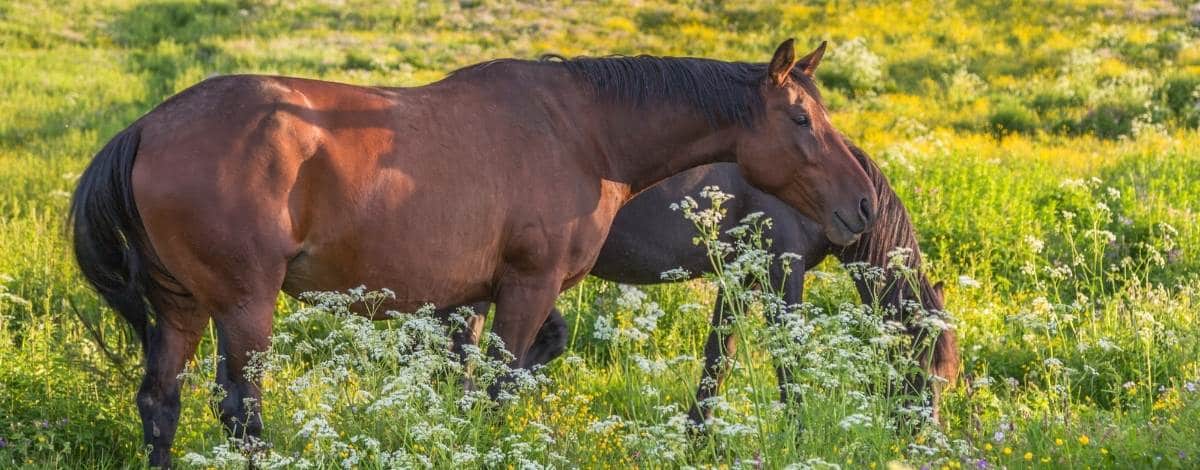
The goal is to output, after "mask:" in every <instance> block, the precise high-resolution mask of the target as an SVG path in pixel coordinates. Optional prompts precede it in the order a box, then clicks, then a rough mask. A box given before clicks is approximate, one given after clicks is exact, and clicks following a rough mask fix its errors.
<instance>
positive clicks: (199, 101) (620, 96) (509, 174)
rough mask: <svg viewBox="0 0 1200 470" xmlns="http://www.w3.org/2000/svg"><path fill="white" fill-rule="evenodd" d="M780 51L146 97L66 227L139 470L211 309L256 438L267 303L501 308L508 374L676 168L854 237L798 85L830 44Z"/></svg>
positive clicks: (812, 93)
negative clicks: (130, 345) (750, 189)
mask: <svg viewBox="0 0 1200 470" xmlns="http://www.w3.org/2000/svg"><path fill="white" fill-rule="evenodd" d="M793 43H794V41H793V40H790V39H789V40H787V41H784V42H783V43H782V44H780V45H779V47H778V48H777V49H776V50H775V53H774V55H773V56H772V57H771V60H770V62H769V63H767V64H753V63H740V62H724V61H717V60H711V59H700V58H670V57H652V56H637V57H608V58H587V57H583V58H575V59H563V58H543V59H541V60H517V59H501V60H493V61H490V62H484V63H480V64H476V65H473V66H469V67H466V68H463V69H460V70H457V71H455V72H452V73H451V74H449V75H448V76H447V77H446V78H445V79H443V80H441V81H438V82H435V83H432V84H429V85H425V86H420V87H413V88H382V87H359V86H352V85H347V84H340V83H330V82H322V81H315V80H307V79H301V78H291V77H272V76H256V75H236V76H223V77H217V78H210V79H208V80H205V81H203V82H201V83H199V84H197V85H194V86H192V87H190V88H188V89H186V90H184V91H182V92H180V93H179V94H177V95H175V96H173V97H171V98H170V99H168V100H166V101H165V102H163V103H162V104H160V105H158V106H157V107H156V108H155V109H153V110H152V111H150V112H149V113H147V114H146V115H144V116H142V117H141V118H139V119H138V120H137V121H135V122H134V123H133V124H131V125H130V126H129V127H128V128H126V129H125V130H123V131H121V132H120V133H118V134H117V135H116V136H115V137H114V138H113V139H112V140H110V141H109V142H108V144H106V145H105V147H104V148H103V149H102V150H101V151H100V152H99V153H98V154H97V155H96V156H95V157H94V158H93V160H92V162H91V163H90V164H89V165H88V167H87V169H86V170H85V171H84V172H83V174H82V175H81V177H80V180H79V184H78V187H77V188H76V190H75V193H74V195H73V197H72V201H71V208H70V217H71V221H70V222H69V224H70V226H71V228H72V232H73V233H72V235H73V237H72V238H73V245H74V252H75V258H76V260H77V262H78V264H79V266H80V268H81V271H82V273H83V275H84V277H85V278H86V280H87V282H88V283H90V284H91V285H92V287H94V288H95V289H96V291H97V292H98V293H99V294H100V296H101V297H103V298H104V300H105V301H106V302H107V303H108V305H110V306H111V307H112V308H113V309H114V310H116V311H117V312H118V313H119V314H120V315H121V316H122V317H124V318H125V320H127V321H128V322H129V323H130V324H131V325H132V326H133V328H134V330H136V331H137V334H138V335H139V337H140V339H141V340H142V345H143V348H142V349H143V352H144V356H145V376H144V378H143V381H142V383H141V386H140V387H139V389H138V392H137V398H136V403H137V407H138V411H139V414H140V416H141V419H142V430H143V435H144V439H145V442H146V444H147V445H148V446H149V447H150V454H149V462H150V465H152V466H169V465H170V462H171V460H170V448H171V444H172V442H173V440H174V436H175V431H176V428H177V426H178V420H179V381H178V378H177V376H178V374H179V372H180V371H181V370H182V369H183V367H184V365H185V364H186V362H187V361H188V359H189V358H190V357H191V356H192V355H193V354H194V353H195V349H196V345H197V343H198V342H199V340H200V337H201V336H202V332H203V331H204V329H205V328H206V326H207V325H208V321H209V320H210V319H211V320H213V321H214V322H215V325H216V330H217V334H218V337H219V338H220V340H221V342H222V343H223V344H225V345H226V348H225V351H224V353H225V354H224V360H223V362H222V363H221V364H220V370H219V376H220V377H223V378H224V380H223V385H222V387H223V388H224V389H225V390H224V391H225V395H226V396H225V399H224V400H222V402H221V403H220V406H219V414H220V415H221V421H222V423H223V424H224V427H225V429H226V431H227V432H229V433H231V434H233V435H238V436H248V437H258V436H259V435H260V433H261V430H262V422H261V417H260V415H261V413H260V412H259V411H260V408H259V407H260V406H261V405H260V403H261V400H260V396H261V394H260V390H259V387H258V385H257V383H256V380H254V379H251V378H247V377H246V375H245V373H244V372H245V368H246V366H247V363H248V361H249V360H250V359H251V358H252V357H253V356H254V355H255V353H256V352H260V351H264V350H266V349H267V348H268V346H269V344H270V335H271V326H272V317H273V311H274V306H275V301H276V298H277V296H278V293H279V292H280V291H281V290H282V291H283V292H286V293H288V294H289V295H293V296H296V295H298V294H300V293H303V292H306V291H316V290H320V291H330V290H344V289H349V288H353V287H355V286H359V285H366V286H367V287H368V288H371V289H377V288H389V289H391V290H392V291H394V292H395V294H396V297H395V299H394V300H393V301H391V302H390V303H389V304H388V305H386V306H385V308H387V309H391V310H398V311H413V310H416V309H417V308H418V307H420V306H422V305H425V304H428V303H432V304H435V305H462V304H469V303H473V302H479V301H485V300H486V301H492V302H495V304H496V314H495V320H494V322H493V331H494V332H495V333H496V334H497V335H498V336H499V338H501V339H502V340H503V345H504V348H505V349H507V350H508V352H509V353H511V355H512V358H513V359H512V360H511V361H510V364H511V365H512V366H513V367H515V368H520V367H525V366H526V364H527V361H526V357H527V355H528V350H529V346H530V344H531V343H532V342H533V340H534V337H535V335H536V333H537V331H538V330H539V327H540V326H541V325H542V324H543V323H544V322H545V320H546V318H547V317H548V316H549V314H550V310H551V308H552V307H553V305H554V300H555V298H556V297H557V296H558V294H559V292H561V291H562V290H564V289H567V288H569V287H571V286H573V285H575V284H576V283H578V282H579V281H580V280H581V279H582V278H583V277H584V276H586V275H587V273H588V271H589V270H590V269H591V267H592V265H593V263H594V261H595V260H596V257H597V256H598V255H599V253H600V248H601V246H602V245H603V243H604V240H605V238H606V236H607V234H608V229H609V226H610V225H611V224H612V220H613V217H615V215H616V213H617V210H618V209H619V208H620V207H621V206H622V205H624V204H625V202H627V201H628V200H629V199H630V198H631V197H632V196H633V195H635V194H637V193H639V192H641V191H642V190H644V189H646V188H649V187H650V186H652V185H653V184H655V183H657V182H659V181H661V180H663V179H665V178H667V177H669V176H671V175H673V174H676V173H679V172H682V171H684V170H687V169H689V168H692V167H696V166H699V165H703V164H707V163H714V162H720V161H726V162H736V163H737V166H738V168H739V169H740V171H742V172H743V173H744V174H745V175H746V178H747V180H748V181H750V182H751V183H752V184H754V185H755V186H757V187H759V188H762V189H763V190H764V191H767V192H769V193H771V194H774V195H776V196H777V197H779V198H780V199H782V200H783V201H786V202H787V203H788V204H790V205H792V206H793V207H795V208H796V209H797V210H800V211H801V212H803V213H804V214H805V215H807V216H809V217H811V218H813V219H814V220H819V221H821V224H822V227H823V230H824V232H825V234H826V236H827V237H828V238H829V239H830V240H832V241H834V242H835V243H839V244H850V243H853V242H854V241H855V240H856V239H857V238H858V236H859V235H860V234H862V233H863V232H865V231H866V230H868V229H869V228H870V227H871V225H872V223H873V220H874V217H875V210H876V195H875V189H874V186H873V185H871V182H870V179H869V178H867V176H866V174H865V173H864V171H863V170H862V168H861V167H860V166H859V165H858V164H857V163H856V162H855V160H854V157H853V156H852V155H851V153H850V150H849V149H848V148H847V147H846V145H845V144H844V143H843V142H842V140H841V138H840V137H839V134H838V132H837V130H836V129H835V128H834V126H833V125H832V124H831V123H830V121H829V118H828V115H827V111H826V108H825V106H824V104H823V103H822V101H821V97H820V93H819V91H818V90H817V87H816V84H815V83H814V81H813V79H812V76H813V73H814V72H815V70H816V68H817V66H818V64H819V63H820V61H821V57H822V56H823V55H824V51H825V44H824V43H822V44H821V46H820V47H818V48H817V49H815V50H814V51H812V52H811V53H809V54H807V55H805V56H804V57H800V58H797V54H796V52H795V48H794V46H793ZM493 354H499V351H496V350H494V351H493ZM495 392H496V390H493V393H495Z"/></svg>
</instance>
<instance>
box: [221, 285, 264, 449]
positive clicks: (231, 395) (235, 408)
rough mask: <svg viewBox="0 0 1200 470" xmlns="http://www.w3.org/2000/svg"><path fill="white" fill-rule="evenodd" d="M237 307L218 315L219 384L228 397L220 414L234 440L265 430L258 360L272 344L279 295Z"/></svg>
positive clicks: (224, 399)
mask: <svg viewBox="0 0 1200 470" xmlns="http://www.w3.org/2000/svg"><path fill="white" fill-rule="evenodd" d="M276 295H277V293H276ZM234 305H235V306H234V307H231V308H228V309H224V310H222V311H219V312H218V313H217V314H216V315H214V318H215V320H216V327H217V341H218V349H219V352H220V355H221V360H220V363H219V364H218V366H217V384H218V386H219V387H220V389H221V390H220V391H221V393H222V394H223V395H224V396H223V397H222V398H221V401H220V403H219V405H218V414H219V417H220V420H221V424H222V425H224V428H225V432H226V433H227V434H228V435H229V436H230V437H234V438H240V439H246V438H258V437H260V436H261V435H262V427H263V423H262V391H261V389H260V388H259V381H260V379H261V377H259V370H258V368H257V367H256V366H257V364H256V362H255V361H257V360H260V355H261V354H264V353H266V351H267V349H268V348H269V347H270V344H271V327H272V319H273V316H274V315H273V314H274V311H275V295H268V294H267V293H265V292H264V293H263V294H262V295H260V296H259V298H258V299H256V300H252V301H245V302H238V303H236V304H234Z"/></svg>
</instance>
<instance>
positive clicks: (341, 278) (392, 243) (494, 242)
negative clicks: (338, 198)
mask: <svg viewBox="0 0 1200 470" xmlns="http://www.w3.org/2000/svg"><path fill="white" fill-rule="evenodd" d="M382 173H383V174H384V176H381V177H380V178H379V181H377V182H376V184H375V185H374V186H375V187H376V188H377V190H374V191H369V192H368V197H367V200H365V201H362V202H361V203H360V204H357V205H355V204H350V203H348V202H346V203H341V204H337V205H336V206H338V207H339V208H331V209H330V210H329V211H327V213H325V214H323V215H315V216H313V218H314V219H315V220H313V222H312V224H311V227H312V228H311V229H310V230H309V233H308V234H307V236H306V237H305V240H304V241H303V242H302V244H301V246H302V248H301V250H300V252H299V253H298V254H297V255H296V256H295V257H294V258H293V259H292V260H291V261H290V262H289V264H288V273H287V276H286V279H285V282H284V290H285V291H286V292H288V293H289V294H291V295H297V294H299V293H301V292H305V291H312V290H321V291H329V290H345V289H349V288H354V287H358V286H365V287H366V288H368V289H382V288H386V289H389V290H391V291H392V292H394V293H395V294H396V301H395V302H394V305H391V306H390V308H394V309H399V310H402V311H412V310H415V309H417V308H419V307H421V306H422V305H424V304H426V303H432V304H434V305H436V306H439V307H440V306H445V305H455V304H460V303H464V302H473V301H478V300H484V299H487V298H488V297H490V293H491V289H492V284H493V278H494V273H495V272H496V269H497V266H498V252H499V248H498V246H499V240H498V236H499V234H500V233H501V226H502V220H501V219H500V217H498V216H497V214H495V213H494V211H492V210H488V208H487V207H486V206H485V205H484V204H483V202H482V201H479V200H477V199H478V198H472V197H470V196H469V195H463V197H459V198H448V197H444V196H445V195H442V194H441V192H440V191H432V192H431V191H425V192H419V191H415V190H413V189H412V186H411V185H408V184H406V183H405V178H404V177H403V176H401V175H395V174H393V175H388V174H387V172H382ZM324 196H325V197H329V195H324Z"/></svg>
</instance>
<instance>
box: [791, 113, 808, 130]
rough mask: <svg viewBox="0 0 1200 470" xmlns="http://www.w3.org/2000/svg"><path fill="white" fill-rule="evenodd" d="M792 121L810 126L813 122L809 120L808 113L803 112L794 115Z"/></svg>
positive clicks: (799, 124)
mask: <svg viewBox="0 0 1200 470" xmlns="http://www.w3.org/2000/svg"><path fill="white" fill-rule="evenodd" d="M792 122H794V123H796V125H798V126H802V127H808V126H809V125H810V124H811V122H809V120H808V115H807V114H801V115H799V116H794V117H792Z"/></svg>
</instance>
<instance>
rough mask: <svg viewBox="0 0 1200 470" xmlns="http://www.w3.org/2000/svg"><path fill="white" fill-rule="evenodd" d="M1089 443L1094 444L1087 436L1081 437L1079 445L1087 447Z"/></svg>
mask: <svg viewBox="0 0 1200 470" xmlns="http://www.w3.org/2000/svg"><path fill="white" fill-rule="evenodd" d="M1089 442H1092V440H1091V439H1089V438H1088V436H1087V434H1084V435H1081V436H1079V445H1081V446H1086V445H1088V443H1089Z"/></svg>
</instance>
